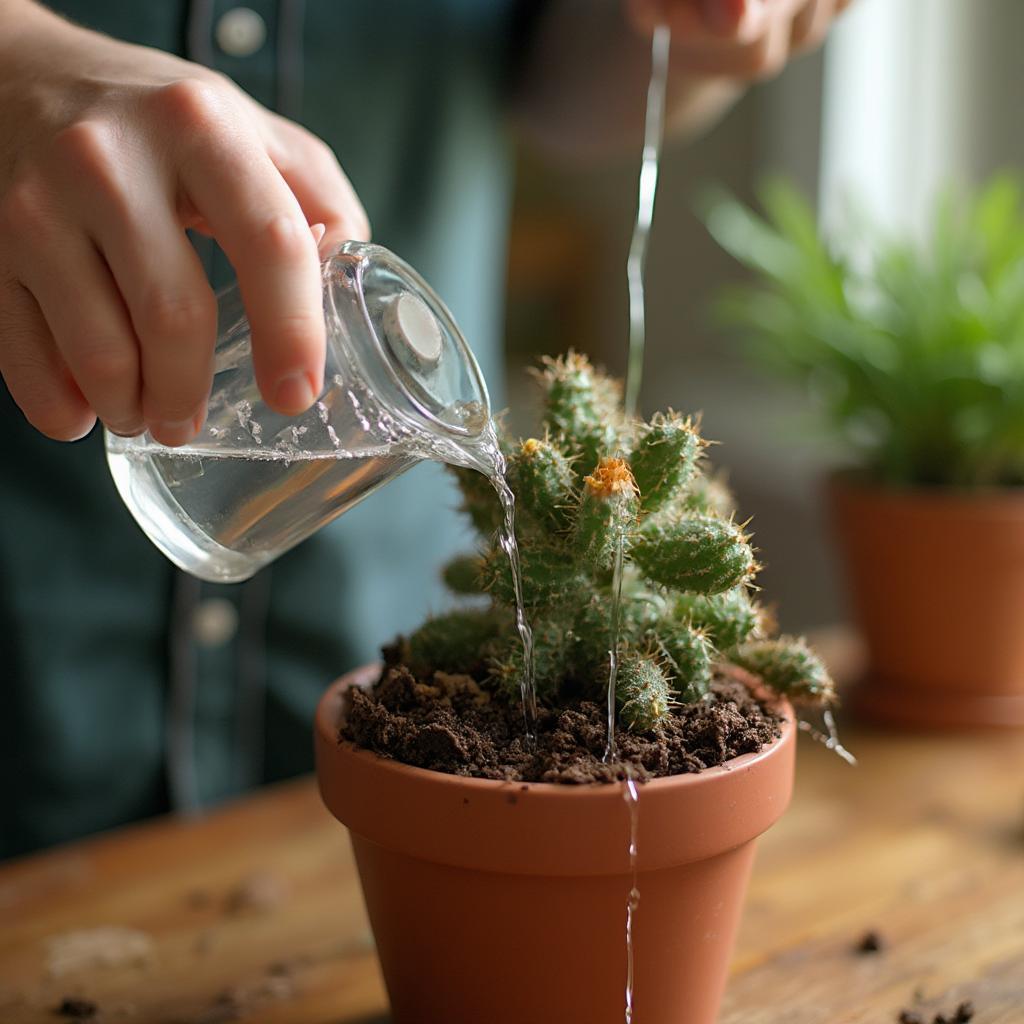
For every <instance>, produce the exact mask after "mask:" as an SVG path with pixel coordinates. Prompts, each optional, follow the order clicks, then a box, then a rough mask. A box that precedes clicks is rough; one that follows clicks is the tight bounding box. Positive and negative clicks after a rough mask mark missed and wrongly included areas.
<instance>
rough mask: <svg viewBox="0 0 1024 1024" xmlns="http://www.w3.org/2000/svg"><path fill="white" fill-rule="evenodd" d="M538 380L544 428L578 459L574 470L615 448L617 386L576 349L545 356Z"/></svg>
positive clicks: (584, 468)
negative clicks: (553, 357) (551, 356)
mask: <svg viewBox="0 0 1024 1024" xmlns="http://www.w3.org/2000/svg"><path fill="white" fill-rule="evenodd" d="M540 381H541V386H542V387H543V389H544V406H545V408H544V426H545V428H546V429H547V431H548V433H549V434H550V435H551V436H552V437H553V438H555V439H556V440H558V441H559V442H561V443H562V444H563V445H564V446H565V447H566V449H567V451H568V454H569V455H570V456H571V457H573V458H575V459H578V464H577V467H576V468H577V471H580V472H586V471H587V470H588V469H589V468H590V467H591V466H594V465H596V464H597V460H598V459H599V458H600V457H601V456H602V455H605V454H607V453H608V452H610V451H612V450H613V449H614V448H615V447H616V438H617V433H618V427H619V425H620V423H621V421H622V389H621V387H620V385H619V384H618V382H617V381H614V380H612V378H610V377H607V376H605V374H603V373H599V372H598V371H597V370H595V369H594V367H593V366H592V365H591V364H590V360H588V359H587V357H586V356H582V355H579V354H578V353H576V352H569V353H567V354H566V355H564V356H560V357H558V358H557V359H545V360H544V370H543V372H542V373H541V374H540Z"/></svg>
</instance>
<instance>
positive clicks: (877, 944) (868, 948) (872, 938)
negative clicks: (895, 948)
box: [854, 930, 885, 956]
mask: <svg viewBox="0 0 1024 1024" xmlns="http://www.w3.org/2000/svg"><path fill="white" fill-rule="evenodd" d="M854 951H855V952H857V953H861V954H863V955H865V956H869V955H870V954H872V953H882V952H884V951H885V939H884V938H882V935H881V933H880V932H876V931H874V930H872V931H869V932H865V933H864V934H863V935H862V936H861V938H860V941H859V942H858V943H857V945H856V946H855V947H854Z"/></svg>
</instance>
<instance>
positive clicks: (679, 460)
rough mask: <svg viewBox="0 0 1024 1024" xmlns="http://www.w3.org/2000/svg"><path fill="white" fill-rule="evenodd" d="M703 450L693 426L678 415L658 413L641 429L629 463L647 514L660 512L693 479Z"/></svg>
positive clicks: (702, 444) (641, 504)
mask: <svg viewBox="0 0 1024 1024" xmlns="http://www.w3.org/2000/svg"><path fill="white" fill-rule="evenodd" d="M703 447H704V442H703V441H702V440H701V437H700V435H699V434H698V433H697V431H696V430H695V429H694V427H693V423H692V422H691V421H690V420H688V419H683V418H682V417H681V416H677V415H676V414H675V413H669V414H668V415H667V416H663V415H662V414H660V413H656V414H655V416H654V417H653V419H652V420H651V422H650V423H648V424H644V425H642V426H641V428H640V432H639V435H638V437H637V439H636V442H635V444H634V446H633V452H632V455H631V456H630V460H629V463H630V466H631V468H632V470H633V476H634V477H635V478H636V485H637V487H638V488H639V489H640V507H641V508H642V509H643V511H644V512H654V511H657V510H658V509H659V508H661V507H662V506H663V505H665V504H666V503H667V502H669V501H670V500H671V499H672V498H674V497H676V495H677V494H678V493H679V491H680V489H681V488H682V487H683V486H684V485H685V484H686V482H687V481H688V480H689V479H690V477H691V476H692V475H693V471H694V469H695V468H696V466H697V461H698V459H699V458H700V454H701V451H702V449H703Z"/></svg>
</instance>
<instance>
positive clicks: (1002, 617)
mask: <svg viewBox="0 0 1024 1024" xmlns="http://www.w3.org/2000/svg"><path fill="white" fill-rule="evenodd" d="M828 496H829V504H830V506H831V513H832V518H833V520H834V524H835V529H836V533H837V536H838V540H839V546H840V548H841V550H842V553H843V557H844V561H845V568H846V574H847V578H848V582H849V588H850V596H851V599H852V600H851V604H852V612H853V614H854V618H855V620H856V622H857V624H858V626H859V627H860V629H861V631H862V633H863V635H864V638H865V642H866V645H867V653H868V665H869V667H868V672H867V676H866V677H865V679H864V680H863V683H862V685H861V686H860V687H858V688H857V689H856V690H855V691H854V692H853V694H852V695H851V704H852V705H853V707H854V709H855V710H857V711H859V712H860V713H862V714H863V715H865V716H866V717H870V718H873V719H876V720H880V721H886V722H892V723H895V724H905V725H916V726H929V727H936V726H938V727H956V726H1022V725H1024V493H1021V492H1014V491H1008V490H1006V491H1003V490H993V491H990V492H985V493H981V494H962V493H956V492H953V491H944V490H887V489H882V488H879V487H876V486H872V485H870V484H868V483H860V482H858V481H857V479H856V478H854V477H850V476H841V475H840V476H836V477H834V478H833V479H832V480H831V481H830V484H829V487H828Z"/></svg>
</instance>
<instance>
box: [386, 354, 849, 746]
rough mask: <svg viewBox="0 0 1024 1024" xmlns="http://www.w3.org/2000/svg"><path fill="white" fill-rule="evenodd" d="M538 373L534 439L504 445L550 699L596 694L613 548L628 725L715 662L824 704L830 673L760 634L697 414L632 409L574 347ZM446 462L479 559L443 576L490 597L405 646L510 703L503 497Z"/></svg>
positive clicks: (766, 627) (702, 687) (518, 675)
mask: <svg viewBox="0 0 1024 1024" xmlns="http://www.w3.org/2000/svg"><path fill="white" fill-rule="evenodd" d="M538 380H539V383H540V386H541V389H542V391H543V396H544V414H543V428H544V429H543V436H542V438H540V439H538V438H528V439H526V440H523V441H512V440H511V439H509V438H503V439H502V443H503V447H504V450H505V453H506V458H507V463H508V470H507V477H508V482H509V485H510V486H511V488H512V490H513V492H514V493H515V496H516V507H517V530H516V533H517V539H518V541H519V546H520V557H521V561H522V570H523V592H524V598H525V604H526V609H527V613H528V615H529V618H530V620H531V623H532V626H533V631H534V646H535V672H536V684H537V692H538V696H539V698H540V699H541V700H542V701H546V702H547V703H549V704H551V705H559V704H564V703H566V702H568V701H571V700H573V699H581V698H586V699H593V700H600V699H602V698H603V695H604V692H605V689H606V687H607V682H608V669H609V649H610V647H611V643H612V639H611V613H612V591H613V580H614V565H615V561H616V555H617V552H618V551H619V550H620V547H621V551H622V557H623V572H622V591H621V594H622V598H621V606H620V613H619V622H620V632H619V645H618V651H619V670H618V682H617V692H616V697H617V704H618V714H619V720H620V722H621V723H622V724H623V725H625V726H627V727H629V728H632V729H635V730H648V729H651V728H653V727H654V726H655V725H656V724H657V723H658V721H659V720H660V719H662V718H664V717H665V716H666V715H668V714H670V713H671V709H672V707H673V705H675V704H678V703H683V702H690V701H696V700H699V699H701V698H702V697H703V696H704V695H705V694H706V693H707V692H708V688H709V686H710V683H711V679H712V673H713V670H714V667H715V664H716V662H718V661H720V660H723V659H724V660H727V661H729V662H732V663H733V664H736V665H739V666H741V667H746V668H748V669H749V670H750V671H752V672H754V673H755V674H757V675H758V676H760V677H761V679H762V680H763V681H764V683H765V685H766V686H768V687H770V688H772V689H774V690H776V691H778V692H780V693H785V694H788V695H791V696H793V697H796V698H799V699H802V700H806V701H808V702H811V703H818V704H824V703H827V702H829V701H830V700H831V699H832V696H833V688H832V683H831V681H830V680H829V678H828V675H827V673H826V671H825V669H824V668H823V666H822V665H821V663H820V661H818V659H817V658H816V657H815V655H814V654H812V653H811V652H810V650H809V649H808V648H807V646H806V645H805V644H804V643H803V641H801V640H796V639H792V638H786V637H783V638H778V639H769V633H770V624H769V621H768V616H767V615H766V614H765V612H764V610H763V609H762V608H761V607H760V605H759V604H758V603H757V601H756V600H755V598H754V596H753V594H752V580H753V577H754V574H755V572H756V570H757V565H756V562H755V559H754V553H753V550H752V549H751V546H750V542H749V538H748V537H747V535H746V533H745V532H744V528H743V526H742V525H740V524H738V523H737V522H736V521H735V519H734V517H733V514H732V508H731V501H730V499H729V497H728V494H727V492H726V491H725V489H724V488H723V487H722V485H721V484H720V483H718V482H716V481H714V480H713V478H711V477H710V476H709V475H708V472H707V468H706V467H705V466H704V465H703V462H704V450H705V447H706V443H705V442H704V440H703V439H702V438H701V436H700V434H699V432H698V430H697V427H696V426H695V425H694V423H693V422H692V421H691V420H689V419H685V418H683V417H681V416H679V415H677V414H676V413H673V412H669V413H666V414H657V415H655V416H654V417H653V418H652V419H651V420H650V421H649V422H643V421H640V420H627V419H626V417H625V416H624V414H623V411H622V400H621V394H620V388H619V386H618V384H617V383H616V382H614V381H613V380H611V379H610V378H608V377H606V376H605V375H603V374H601V373H599V372H597V371H596V370H595V369H594V368H593V367H592V366H591V365H590V363H589V362H588V361H587V360H586V359H585V358H583V357H582V356H579V355H575V354H573V353H570V354H569V355H567V356H565V357H563V358H560V359H554V360H546V365H545V368H544V370H543V372H541V373H539V374H538ZM454 472H455V473H456V475H457V478H458V481H459V484H460V487H461V491H462V500H463V509H464V511H465V512H466V513H467V514H468V516H469V517H470V519H471V521H472V522H473V524H474V525H475V526H476V528H477V530H478V531H480V533H481V534H482V536H483V542H482V547H481V550H480V551H479V552H478V554H476V555H472V556H466V557H462V558H459V559H456V560H455V561H454V562H452V563H451V564H450V565H448V567H447V568H446V569H445V573H444V576H445V580H446V582H447V583H448V585H449V587H450V588H451V589H452V590H453V591H454V592H456V593H458V594H461V595H476V596H478V597H479V596H481V595H482V596H485V597H487V598H488V599H489V600H488V601H487V602H486V605H485V606H484V607H472V608H467V609H463V610H457V611H453V612H449V613H448V614H446V615H442V616H438V617H437V618H434V619H431V620H429V621H428V622H426V623H425V624H424V625H423V626H422V627H421V628H420V629H419V630H417V631H416V632H415V633H413V634H412V635H411V636H410V637H408V638H407V639H405V640H404V641H403V645H402V651H401V654H402V657H403V659H404V660H405V662H406V664H407V665H408V666H409V667H410V669H411V670H412V671H413V672H414V673H417V674H419V675H429V674H430V673H432V672H434V671H437V670H442V671H445V672H449V673H454V672H464V673H469V674H472V675H474V676H475V677H478V678H481V679H486V680H487V681H489V683H490V684H491V685H493V686H495V687H497V688H499V689H501V690H503V691H505V692H506V693H507V694H508V696H509V698H510V699H516V698H517V697H518V695H519V688H520V681H521V679H522V676H523V669H524V666H523V653H522V647H521V644H520V641H519V637H518V635H517V633H516V631H515V629H514V628H513V613H512V608H513V600H514V592H513V583H512V578H511V573H510V570H509V566H508V561H507V559H506V557H505V553H504V552H503V551H502V549H501V546H500V544H499V542H498V540H497V537H496V535H495V531H496V530H497V528H498V525H499V518H500V511H499V506H498V502H497V500H496V497H495V495H494V492H493V490H492V489H491V488H490V485H489V484H488V483H487V481H486V480H485V479H484V478H483V477H482V476H481V475H480V474H478V473H475V472H473V471H472V470H463V469H456V470H454Z"/></svg>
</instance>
